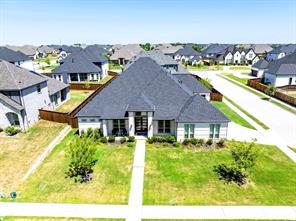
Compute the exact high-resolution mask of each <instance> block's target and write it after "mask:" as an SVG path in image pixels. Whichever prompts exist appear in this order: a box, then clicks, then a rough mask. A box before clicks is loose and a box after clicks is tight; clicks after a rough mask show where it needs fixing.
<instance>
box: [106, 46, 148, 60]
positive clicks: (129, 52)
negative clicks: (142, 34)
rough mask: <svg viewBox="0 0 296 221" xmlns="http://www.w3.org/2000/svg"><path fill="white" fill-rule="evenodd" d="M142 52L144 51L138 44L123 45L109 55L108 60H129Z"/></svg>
mask: <svg viewBox="0 0 296 221" xmlns="http://www.w3.org/2000/svg"><path fill="white" fill-rule="evenodd" d="M142 51H144V49H143V48H141V47H140V45H138V44H128V45H124V46H122V47H121V48H119V49H117V50H115V52H114V54H112V55H111V57H110V60H118V59H119V58H124V59H125V60H131V59H132V58H133V57H134V56H136V55H137V54H138V53H140V52H142Z"/></svg>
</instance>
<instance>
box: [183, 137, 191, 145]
mask: <svg viewBox="0 0 296 221" xmlns="http://www.w3.org/2000/svg"><path fill="white" fill-rule="evenodd" d="M190 143H191V142H190V139H187V138H186V139H184V140H183V144H184V145H188V144H190Z"/></svg>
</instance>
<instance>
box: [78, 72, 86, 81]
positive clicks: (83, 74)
mask: <svg viewBox="0 0 296 221" xmlns="http://www.w3.org/2000/svg"><path fill="white" fill-rule="evenodd" d="M79 75H80V81H87V74H86V73H81V74H79Z"/></svg>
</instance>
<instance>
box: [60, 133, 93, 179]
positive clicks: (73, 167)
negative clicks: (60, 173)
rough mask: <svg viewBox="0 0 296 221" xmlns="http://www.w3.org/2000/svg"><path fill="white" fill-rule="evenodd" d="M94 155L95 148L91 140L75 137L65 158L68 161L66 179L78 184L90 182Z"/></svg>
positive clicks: (84, 137)
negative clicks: (71, 179)
mask: <svg viewBox="0 0 296 221" xmlns="http://www.w3.org/2000/svg"><path fill="white" fill-rule="evenodd" d="M95 153H96V147H95V145H94V142H93V140H92V139H91V138H88V137H86V136H82V137H81V138H79V137H77V138H76V139H75V140H74V141H73V142H71V143H70V146H69V149H68V150H67V152H66V157H67V158H69V161H70V163H69V168H68V171H67V172H66V177H68V178H74V180H75V182H80V183H83V182H87V181H89V180H91V179H92V176H91V173H92V172H93V170H92V167H93V166H94V165H95V163H96V161H97V159H96V158H95Z"/></svg>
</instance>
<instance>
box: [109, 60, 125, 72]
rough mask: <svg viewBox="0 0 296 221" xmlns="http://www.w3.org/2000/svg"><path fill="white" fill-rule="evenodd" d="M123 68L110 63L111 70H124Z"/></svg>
mask: <svg viewBox="0 0 296 221" xmlns="http://www.w3.org/2000/svg"><path fill="white" fill-rule="evenodd" d="M122 68H123V66H121V65H116V64H112V63H111V62H109V70H110V71H111V70H122Z"/></svg>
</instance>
